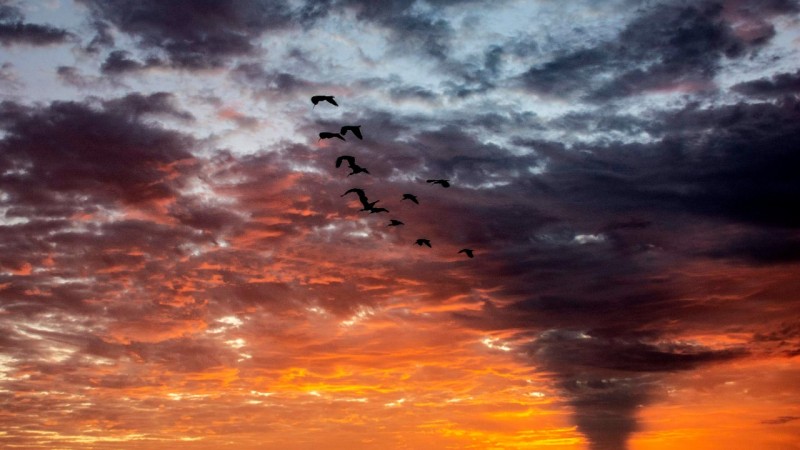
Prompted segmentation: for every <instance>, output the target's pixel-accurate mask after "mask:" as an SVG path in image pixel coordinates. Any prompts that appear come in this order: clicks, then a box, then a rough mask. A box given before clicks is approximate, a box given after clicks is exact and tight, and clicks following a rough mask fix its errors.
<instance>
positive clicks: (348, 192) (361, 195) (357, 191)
mask: <svg viewBox="0 0 800 450" xmlns="http://www.w3.org/2000/svg"><path fill="white" fill-rule="evenodd" d="M352 192H355V193H356V195H358V197H359V198H361V197H364V198H367V196H366V195H364V190H363V189H361V188H350V189H348V190H347V191H346V192H345V193H344V194H342V195H341V196H342V197H344V196H345V195H347V194H350V193H352Z"/></svg>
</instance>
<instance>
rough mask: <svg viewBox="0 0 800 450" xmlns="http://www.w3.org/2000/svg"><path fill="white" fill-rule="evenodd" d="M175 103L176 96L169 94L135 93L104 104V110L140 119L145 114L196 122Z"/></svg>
mask: <svg viewBox="0 0 800 450" xmlns="http://www.w3.org/2000/svg"><path fill="white" fill-rule="evenodd" d="M174 103H175V96H174V95H172V94H170V93H168V92H156V93H153V94H150V95H142V94H140V93H138V92H134V93H132V94H128V95H126V96H125V97H121V98H116V99H113V100H108V101H105V102H103V108H104V110H105V111H107V112H110V113H114V114H119V115H120V116H130V117H133V118H139V117H141V116H142V115H145V114H156V115H165V116H172V117H175V118H178V119H182V120H194V116H192V114H191V113H190V112H188V111H184V110H180V109H178V108H177V107H176V106H175V104H174Z"/></svg>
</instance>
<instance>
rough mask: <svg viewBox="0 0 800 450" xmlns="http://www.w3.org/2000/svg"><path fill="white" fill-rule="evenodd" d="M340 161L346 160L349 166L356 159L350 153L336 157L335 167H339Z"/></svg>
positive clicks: (351, 165)
mask: <svg viewBox="0 0 800 450" xmlns="http://www.w3.org/2000/svg"><path fill="white" fill-rule="evenodd" d="M342 161H347V165H348V166H350V167H353V164H355V163H356V159H355V158H354V157H352V156H350V155H342V156H340V157H338V158H336V167H340V166H341V165H342ZM362 192H363V191H362Z"/></svg>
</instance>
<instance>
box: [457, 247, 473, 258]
mask: <svg viewBox="0 0 800 450" xmlns="http://www.w3.org/2000/svg"><path fill="white" fill-rule="evenodd" d="M458 253H464V254H466V255H467V256H469V257H470V258H474V257H475V255H473V254H472V249H471V248H462V249H461V250H459V251H458Z"/></svg>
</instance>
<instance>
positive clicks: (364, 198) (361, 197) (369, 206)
mask: <svg viewBox="0 0 800 450" xmlns="http://www.w3.org/2000/svg"><path fill="white" fill-rule="evenodd" d="M351 192H354V193H355V194H356V195H358V200H359V201H360V202H361V204H362V205H363V206H364V207H363V208H361V211H372V209H373V208H375V204H376V203H378V202H379V201H380V200H375V201H374V202H370V201H369V200H368V199H367V194H365V193H364V190H363V189H360V188H352V189H348V190H347V192H345V193H344V194H342V195H341V197H344V196H345V195H347V194H349V193H351Z"/></svg>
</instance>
